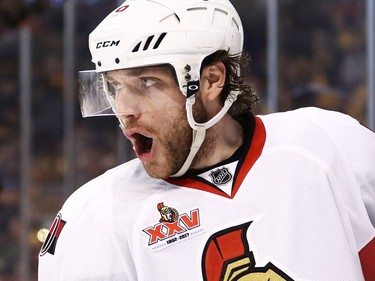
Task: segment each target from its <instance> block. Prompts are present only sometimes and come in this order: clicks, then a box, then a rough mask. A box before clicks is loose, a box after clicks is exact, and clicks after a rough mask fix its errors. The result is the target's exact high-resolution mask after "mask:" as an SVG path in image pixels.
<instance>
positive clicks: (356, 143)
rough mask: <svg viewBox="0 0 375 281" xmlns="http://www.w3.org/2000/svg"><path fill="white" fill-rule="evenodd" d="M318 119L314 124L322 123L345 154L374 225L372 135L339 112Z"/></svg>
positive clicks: (374, 153) (374, 142)
mask: <svg viewBox="0 0 375 281" xmlns="http://www.w3.org/2000/svg"><path fill="white" fill-rule="evenodd" d="M311 110H313V109H311ZM319 116H320V117H319V118H318V119H317V122H321V123H322V124H324V125H322V126H324V127H325V130H326V131H327V132H328V134H329V135H330V136H331V138H332V140H333V141H334V142H336V144H337V147H338V148H339V149H341V150H342V151H343V153H344V154H345V156H346V160H347V162H348V165H349V166H350V167H351V169H352V171H353V172H354V175H355V178H356V181H357V183H358V185H359V187H360V190H361V196H362V199H363V202H364V204H365V207H366V210H367V213H368V216H369V218H370V220H371V222H372V225H373V226H375V133H374V132H372V131H371V130H370V129H368V128H366V127H365V126H363V125H361V124H360V123H359V122H358V121H357V120H355V119H353V118H352V117H350V116H348V115H345V114H342V113H338V112H331V111H323V110H322V114H319ZM319 119H320V120H319Z"/></svg>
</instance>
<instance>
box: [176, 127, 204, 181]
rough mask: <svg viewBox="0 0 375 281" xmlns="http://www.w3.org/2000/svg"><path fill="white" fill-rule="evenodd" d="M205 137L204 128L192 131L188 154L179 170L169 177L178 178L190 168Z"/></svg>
mask: <svg viewBox="0 0 375 281" xmlns="http://www.w3.org/2000/svg"><path fill="white" fill-rule="evenodd" d="M205 136H206V129H205V128H204V127H198V128H197V129H196V130H193V142H192V144H191V147H190V153H189V155H188V157H187V158H186V160H185V163H184V164H183V165H182V167H181V168H180V170H179V171H178V172H177V173H175V174H174V175H172V176H171V177H180V176H182V175H183V174H185V173H186V171H187V170H188V169H189V168H190V165H191V163H192V162H193V159H194V157H195V155H196V154H197V152H198V150H199V148H200V147H201V145H202V143H203V141H204V138H205Z"/></svg>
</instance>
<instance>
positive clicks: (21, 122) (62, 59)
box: [0, 0, 375, 281]
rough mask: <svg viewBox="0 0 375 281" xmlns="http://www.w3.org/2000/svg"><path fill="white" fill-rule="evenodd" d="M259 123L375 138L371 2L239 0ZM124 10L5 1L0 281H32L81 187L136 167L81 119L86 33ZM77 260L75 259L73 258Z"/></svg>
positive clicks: (83, 2)
mask: <svg viewBox="0 0 375 281" xmlns="http://www.w3.org/2000/svg"><path fill="white" fill-rule="evenodd" d="M232 2H233V4H234V5H235V6H236V7H237V9H238V10H239V13H240V15H241V17H242V20H243V25H244V29H245V48H246V50H248V51H249V53H250V54H251V56H252V58H253V59H252V71H251V75H250V77H249V79H250V80H251V81H252V82H253V84H254V86H255V88H256V90H257V92H258V94H259V96H260V98H261V104H260V105H259V107H258V109H257V113H268V112H274V111H284V110H290V109H293V108H297V107H301V106H319V107H322V108H326V109H333V110H338V111H342V112H345V113H347V114H349V115H351V116H353V117H355V118H357V119H358V120H359V121H360V122H362V123H363V124H365V125H367V126H368V127H371V128H372V129H374V127H375V124H374V122H375V117H374V107H375V106H374V104H375V102H374V96H375V94H374V89H375V86H374V83H375V82H374V81H372V80H373V76H374V71H375V70H374V61H375V59H374V18H375V16H374V13H375V12H374V11H375V8H374V5H375V4H374V1H373V0H329V1H326V0H315V1H302V0H280V1H278V0H233V1H232ZM121 3H122V1H117V0H75V1H74V0H65V1H63V0H1V1H0V107H1V109H0V281H5V280H6V281H16V280H17V281H18V280H20V281H30V280H37V258H38V251H39V249H40V247H41V243H42V242H41V241H43V239H44V238H45V237H46V235H47V233H48V228H49V227H50V224H51V222H52V220H53V219H54V217H55V215H56V213H57V212H58V211H59V208H60V207H61V205H62V204H63V202H64V200H65V199H66V198H67V196H69V194H71V193H72V192H73V191H74V190H75V189H77V188H78V187H79V186H80V185H82V184H83V183H85V182H87V181H88V180H90V179H92V178H93V177H95V176H97V175H99V174H101V173H102V172H104V171H105V170H107V169H109V168H111V167H113V166H115V165H117V164H118V163H121V162H124V161H126V160H127V159H129V158H131V157H134V156H133V154H132V152H131V149H130V148H129V146H128V144H127V142H126V141H125V140H124V138H123V137H122V134H121V132H120V130H119V129H118V127H117V121H116V119H115V118H113V117H112V118H111V117H108V118H88V119H85V120H83V119H82V118H81V115H80V112H79V105H78V95H77V73H78V71H79V70H85V69H92V68H93V64H92V63H91V62H90V60H91V58H90V55H89V51H88V45H87V37H88V34H89V32H90V31H91V30H92V29H93V28H94V27H95V26H96V25H97V24H98V23H99V22H100V21H101V19H103V17H104V16H105V15H106V14H107V13H109V12H110V11H111V10H113V9H114V8H115V7H116V6H117V5H119V4H121ZM77 251H79V249H77Z"/></svg>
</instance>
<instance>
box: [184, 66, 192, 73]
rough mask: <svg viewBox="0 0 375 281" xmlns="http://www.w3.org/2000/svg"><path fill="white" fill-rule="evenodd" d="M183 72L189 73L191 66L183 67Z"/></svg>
mask: <svg viewBox="0 0 375 281" xmlns="http://www.w3.org/2000/svg"><path fill="white" fill-rule="evenodd" d="M185 70H186V72H189V71H190V70H191V66H190V65H188V64H187V65H185Z"/></svg>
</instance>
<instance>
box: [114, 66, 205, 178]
mask: <svg viewBox="0 0 375 281" xmlns="http://www.w3.org/2000/svg"><path fill="white" fill-rule="evenodd" d="M107 79H108V81H109V83H110V84H111V85H114V86H117V87H118V88H119V89H120V90H121V92H119V97H118V98H117V99H116V103H117V107H118V109H117V112H125V113H124V114H117V117H118V118H119V119H120V121H121V122H122V123H123V125H124V134H125V136H126V137H127V138H128V139H129V140H130V141H131V142H132V144H133V146H134V149H135V152H136V155H137V157H138V158H139V159H140V160H141V161H142V163H143V165H144V167H145V169H146V171H147V172H148V173H149V174H150V175H151V176H152V177H155V178H166V177H169V176H171V175H173V174H174V173H176V172H177V171H178V170H179V168H180V167H181V166H182V164H183V163H184V161H185V159H186V157H187V155H188V153H189V151H190V145H191V141H192V130H191V128H190V126H189V124H188V122H187V119H186V113H185V101H186V98H185V97H184V96H183V94H182V93H181V91H180V89H179V87H178V86H177V83H176V81H175V77H174V75H173V73H172V70H171V69H170V68H168V67H166V66H158V67H146V68H140V69H131V70H117V71H112V72H109V73H108V74H107ZM142 91H143V92H146V93H145V94H144V93H143V92H142ZM121 95H123V96H122V97H121ZM154 100H155V101H156V102H155V103H153V101H154ZM151 109H152V110H151ZM198 118H199V117H198Z"/></svg>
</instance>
